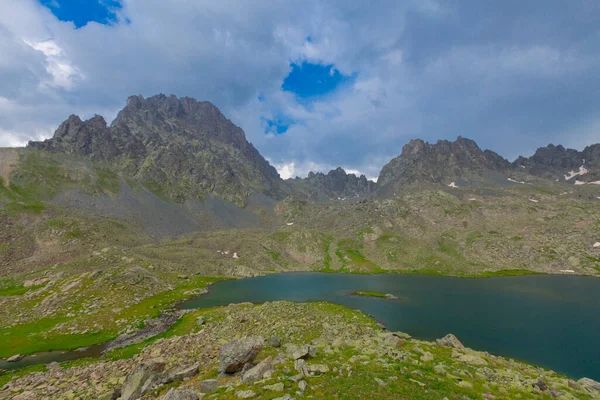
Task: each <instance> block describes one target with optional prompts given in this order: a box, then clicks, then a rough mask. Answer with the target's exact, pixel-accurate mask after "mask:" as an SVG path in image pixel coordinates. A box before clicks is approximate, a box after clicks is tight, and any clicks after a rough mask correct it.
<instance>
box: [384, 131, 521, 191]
mask: <svg viewBox="0 0 600 400" xmlns="http://www.w3.org/2000/svg"><path fill="white" fill-rule="evenodd" d="M509 167H510V163H509V162H508V161H507V160H505V159H504V158H502V157H501V156H499V155H498V154H496V153H494V152H493V151H490V150H486V151H482V150H481V149H480V148H479V146H478V145H477V143H475V141H473V140H471V139H467V138H463V137H462V136H459V137H458V138H457V139H456V140H455V141H454V142H451V141H448V140H439V141H437V142H436V143H435V144H430V143H427V142H425V141H423V140H421V139H413V140H411V141H410V142H409V143H408V144H407V145H405V146H404V148H403V149H402V153H401V155H400V156H398V157H396V158H394V159H393V160H391V161H390V162H389V163H388V164H387V165H385V166H384V167H383V169H382V171H381V174H380V175H379V179H378V181H377V182H378V184H379V185H381V186H385V185H388V184H390V183H394V182H402V183H413V182H421V181H426V182H434V183H442V182H445V181H446V180H448V179H451V180H454V179H457V178H461V177H464V176H466V175H477V174H480V173H482V172H483V171H486V170H501V169H507V168H509ZM445 183H448V182H445Z"/></svg>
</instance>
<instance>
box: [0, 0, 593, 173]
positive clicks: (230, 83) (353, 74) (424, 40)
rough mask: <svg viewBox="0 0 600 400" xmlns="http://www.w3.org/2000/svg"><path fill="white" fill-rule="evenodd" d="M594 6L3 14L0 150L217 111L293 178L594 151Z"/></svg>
mask: <svg viewBox="0 0 600 400" xmlns="http://www.w3.org/2000/svg"><path fill="white" fill-rule="evenodd" d="M599 50H600V2H598V1H597V0H528V1H522V0H518V1H517V0H504V1H494V0H443V1H441V0H440V1H438V0H261V1H256V0H254V1H253V0H245V1H240V0H238V1H233V0H196V1H189V0H2V1H0V147H3V146H23V145H25V144H26V143H27V141H29V140H41V139H44V138H48V137H51V136H52V134H53V132H54V130H55V129H56V128H57V127H58V125H59V124H60V123H61V122H62V121H64V120H65V119H66V118H67V117H68V116H69V115H70V114H77V115H80V116H81V117H82V118H90V117H92V116H93V115H95V114H99V115H102V116H104V117H105V118H106V119H107V120H108V121H109V122H110V121H111V120H112V119H114V117H115V116H116V114H117V112H118V111H119V110H120V109H121V108H123V107H124V105H125V101H126V99H127V97H128V96H130V95H133V94H142V95H144V96H147V97H149V96H152V95H154V94H158V93H164V94H167V95H169V94H175V95H177V96H190V97H194V98H196V99H198V100H208V101H211V102H212V103H214V104H215V105H216V106H217V107H219V108H220V109H221V111H222V112H223V113H224V114H225V115H226V116H227V117H228V118H230V119H231V120H232V121H233V122H234V123H236V124H237V125H239V126H240V127H242V128H243V129H244V131H245V132H246V136H247V138H248V140H249V141H251V142H252V143H253V144H254V145H255V146H256V147H257V149H258V150H259V151H260V152H261V153H262V154H263V155H264V156H265V158H267V159H268V160H269V161H270V162H271V164H273V165H274V166H275V167H276V168H277V169H278V171H279V172H280V174H281V176H282V177H283V178H288V177H294V176H297V175H298V176H301V177H302V176H306V175H307V174H308V172H309V171H311V170H312V171H322V172H327V171H329V170H330V169H333V168H336V167H338V166H341V167H342V168H344V169H346V170H347V171H351V172H354V173H363V174H365V175H366V176H367V177H369V178H376V177H377V176H378V174H379V171H380V170H381V167H382V166H383V165H384V164H385V163H387V162H388V161H389V160H390V159H391V158H393V157H395V156H397V155H399V154H400V152H401V151H402V147H403V146H404V145H405V144H406V143H407V142H408V141H409V140H410V139H413V138H421V139H424V140H426V141H430V142H435V141H437V140H439V139H450V140H454V139H455V138H456V137H457V136H459V135H461V136H464V137H468V138H471V139H474V140H475V141H477V143H478V144H479V145H480V147H482V148H489V149H492V150H494V151H496V152H498V153H499V154H501V155H502V156H504V157H506V158H508V159H514V158H516V156H517V155H520V154H522V155H530V154H532V153H533V152H534V151H535V149H536V148H537V147H540V146H545V145H547V144H549V143H554V144H563V145H565V146H567V147H572V148H577V149H582V148H583V147H585V146H586V145H589V144H592V143H597V142H600V107H599V105H600V51H599Z"/></svg>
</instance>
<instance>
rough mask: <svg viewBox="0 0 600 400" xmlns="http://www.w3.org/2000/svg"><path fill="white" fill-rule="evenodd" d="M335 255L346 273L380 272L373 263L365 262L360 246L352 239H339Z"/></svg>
mask: <svg viewBox="0 0 600 400" xmlns="http://www.w3.org/2000/svg"><path fill="white" fill-rule="evenodd" d="M335 254H336V255H337V257H338V258H339V260H340V262H341V263H342V270H346V272H348V271H351V272H381V271H383V270H382V269H381V268H379V267H378V266H377V265H376V264H375V263H373V262H372V261H370V260H367V259H366V258H365V256H364V255H363V254H362V244H361V243H359V242H358V241H357V240H354V239H340V240H339V241H338V242H337V250H336V251H335Z"/></svg>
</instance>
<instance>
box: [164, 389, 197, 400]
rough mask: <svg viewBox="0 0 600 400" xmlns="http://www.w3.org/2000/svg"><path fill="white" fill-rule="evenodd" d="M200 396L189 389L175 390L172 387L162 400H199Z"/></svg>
mask: <svg viewBox="0 0 600 400" xmlns="http://www.w3.org/2000/svg"><path fill="white" fill-rule="evenodd" d="M199 399H200V396H198V395H197V394H196V393H194V392H192V391H191V390H175V389H174V388H172V389H171V390H169V392H168V393H167V394H166V395H165V397H163V398H162V400H199Z"/></svg>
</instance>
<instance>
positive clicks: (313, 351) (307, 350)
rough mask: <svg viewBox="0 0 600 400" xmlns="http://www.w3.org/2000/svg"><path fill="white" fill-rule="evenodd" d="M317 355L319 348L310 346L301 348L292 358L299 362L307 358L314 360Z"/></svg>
mask: <svg viewBox="0 0 600 400" xmlns="http://www.w3.org/2000/svg"><path fill="white" fill-rule="evenodd" d="M316 355H317V348H316V347H314V346H311V345H309V344H307V345H305V346H302V347H300V348H299V349H298V350H296V351H295V352H294V353H293V354H292V356H293V357H294V360H299V359H303V360H306V359H307V358H313V357H315V356H316Z"/></svg>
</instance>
